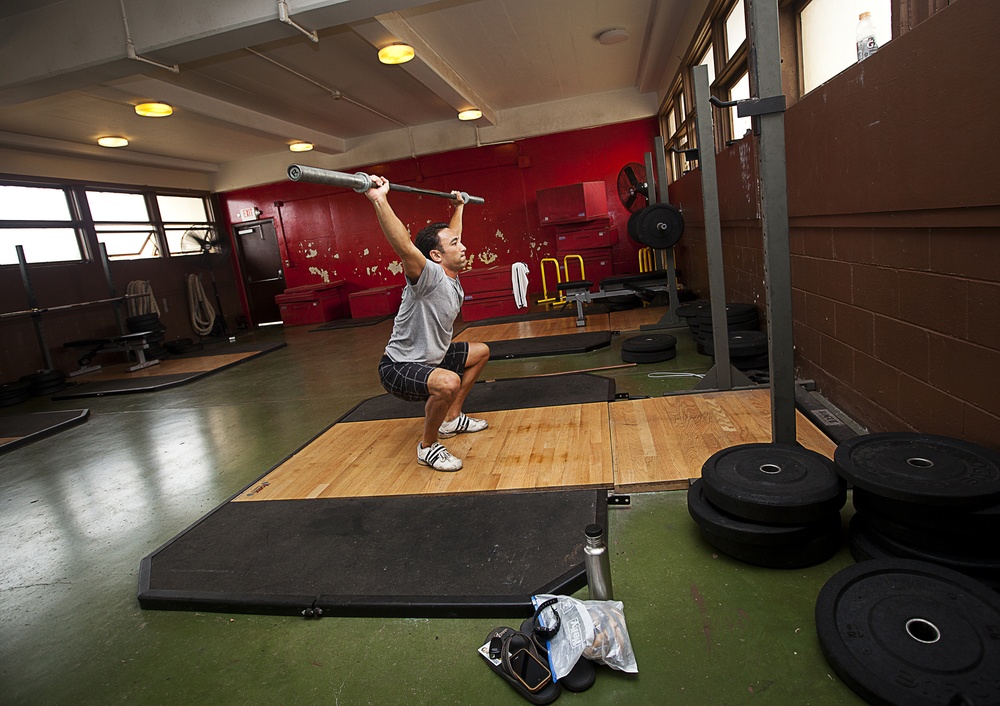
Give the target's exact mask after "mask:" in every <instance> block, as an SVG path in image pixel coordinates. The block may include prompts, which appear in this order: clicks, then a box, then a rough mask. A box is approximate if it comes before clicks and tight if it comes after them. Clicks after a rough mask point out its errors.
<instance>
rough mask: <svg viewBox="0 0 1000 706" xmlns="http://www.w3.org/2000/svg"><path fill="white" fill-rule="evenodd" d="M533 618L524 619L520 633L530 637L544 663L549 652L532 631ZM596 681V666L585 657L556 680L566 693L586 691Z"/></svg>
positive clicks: (542, 641)
mask: <svg viewBox="0 0 1000 706" xmlns="http://www.w3.org/2000/svg"><path fill="white" fill-rule="evenodd" d="M533 623H534V618H526V619H525V621H524V622H523V623H521V632H523V633H524V634H525V635H530V636H531V641H532V642H534V643H535V648H536V649H537V650H538V654H539V655H540V656H541V657H542V659H545V660H546V661H547V660H548V658H549V651H548V649H547V648H546V647H545V640H543V639H541V638H540V637H539V636H538V635H537V634H536V633H535V631H534V625H533ZM595 679H597V665H595V664H594V663H593V662H591V661H590V660H589V659H586V658H585V657H581V658H580V659H578V660H577V661H576V664H574V665H573V668H572V669H571V670H569V674H567V675H566V676H564V677H562V678H561V679H559V680H558V682H557V683H559V684H562V685H563V688H565V689H566V691H586V690H587V689H589V688H590V687H592V686H593V685H594V680H595Z"/></svg>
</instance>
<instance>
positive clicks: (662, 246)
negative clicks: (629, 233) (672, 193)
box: [634, 203, 684, 250]
mask: <svg viewBox="0 0 1000 706" xmlns="http://www.w3.org/2000/svg"><path fill="white" fill-rule="evenodd" d="M639 213H641V214H642V215H641V216H639V218H638V219H637V220H636V224H635V232H636V236H635V238H634V239H635V240H637V241H638V242H640V243H642V244H643V245H648V246H649V247H651V248H653V249H654V250H666V249H667V248H672V247H674V245H676V244H677V241H679V240H680V239H681V235H682V234H683V233H684V216H683V215H681V212H680V209H678V208H677V207H675V206H671V205H670V204H668V203H658V204H653V205H652V206H647V207H646V208H644V209H642V211H640V212H639Z"/></svg>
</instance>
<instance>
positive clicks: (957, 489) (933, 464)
mask: <svg viewBox="0 0 1000 706" xmlns="http://www.w3.org/2000/svg"><path fill="white" fill-rule="evenodd" d="M833 458H834V461H836V463H837V466H839V468H840V472H841V474H842V475H843V476H844V477H845V478H846V479H847V480H849V481H850V482H852V483H853V484H854V485H856V486H857V487H859V488H861V489H863V490H868V491H870V492H872V493H875V494H877V495H882V496H885V497H887V498H892V499H893V500H902V501H904V502H911V503H922V504H925V505H941V506H951V507H967V508H977V507H986V506H987V505H993V504H996V503H997V502H1000V455H997V454H996V453H995V452H993V451H990V450H989V449H986V448H983V447H981V446H977V445H976V444H971V443H969V442H966V441H960V440H958V439H950V438H948V437H944V436H932V435H929V434H913V433H906V432H898V433H892V432H888V433H881V434H868V435H865V436H856V437H854V438H853V439H848V440H847V441H844V442H842V443H841V444H839V445H838V446H837V450H836V452H835V453H834V457H833Z"/></svg>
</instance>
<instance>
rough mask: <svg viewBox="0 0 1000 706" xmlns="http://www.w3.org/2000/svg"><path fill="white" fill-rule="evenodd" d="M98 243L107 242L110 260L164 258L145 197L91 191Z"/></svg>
mask: <svg viewBox="0 0 1000 706" xmlns="http://www.w3.org/2000/svg"><path fill="white" fill-rule="evenodd" d="M85 193H86V195H87V203H88V205H89V206H90V215H91V218H93V219H94V230H95V231H96V233H97V242H99V243H104V247H105V249H106V250H107V251H108V259H110V260H132V259H138V258H149V257H159V256H160V246H159V243H158V242H157V239H156V228H155V227H154V226H153V223H152V221H151V219H150V217H149V208H148V207H147V206H146V198H145V197H144V196H143V195H142V194H132V193H124V192H118V191H87V192H85Z"/></svg>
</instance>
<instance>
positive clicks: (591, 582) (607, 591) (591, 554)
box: [583, 525, 613, 601]
mask: <svg viewBox="0 0 1000 706" xmlns="http://www.w3.org/2000/svg"><path fill="white" fill-rule="evenodd" d="M584 532H585V534H586V535H587V545H586V546H585V547H584V548H583V565H584V567H585V568H586V569H587V589H588V590H589V591H590V600H592V601H610V600H613V598H612V594H611V560H610V558H609V556H608V546H607V544H606V543H605V541H604V530H602V529H601V526H600V525H587V528H586V530H584Z"/></svg>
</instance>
